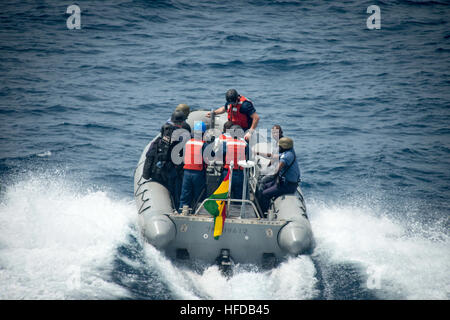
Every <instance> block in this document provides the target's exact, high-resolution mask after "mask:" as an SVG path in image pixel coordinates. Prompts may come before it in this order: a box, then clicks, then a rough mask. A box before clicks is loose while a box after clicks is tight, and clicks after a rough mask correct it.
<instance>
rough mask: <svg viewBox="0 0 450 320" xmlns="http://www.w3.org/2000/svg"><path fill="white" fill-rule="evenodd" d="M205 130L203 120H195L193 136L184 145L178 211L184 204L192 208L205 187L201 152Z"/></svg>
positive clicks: (204, 146) (203, 163)
mask: <svg viewBox="0 0 450 320" xmlns="http://www.w3.org/2000/svg"><path fill="white" fill-rule="evenodd" d="M205 131H206V124H205V123H204V122H203V121H197V122H195V124H194V137H193V138H192V139H191V140H189V141H188V142H187V143H186V146H185V152H184V167H183V168H184V175H183V184H182V187H181V197H180V206H179V208H180V211H181V210H182V209H183V206H185V205H187V206H188V207H190V208H192V205H193V203H194V202H195V201H197V200H199V198H200V195H201V193H202V192H203V189H204V188H205V183H206V170H205V168H206V165H205V162H204V160H203V152H204V150H205V148H206V143H205V141H203V133H204V132H205ZM200 200H201V199H200Z"/></svg>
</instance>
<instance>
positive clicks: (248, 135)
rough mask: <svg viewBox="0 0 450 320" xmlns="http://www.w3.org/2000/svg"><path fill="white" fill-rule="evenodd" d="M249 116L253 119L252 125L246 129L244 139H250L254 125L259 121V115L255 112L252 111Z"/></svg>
mask: <svg viewBox="0 0 450 320" xmlns="http://www.w3.org/2000/svg"><path fill="white" fill-rule="evenodd" d="M250 118H252V119H253V121H252V126H251V127H250V129H249V130H248V131H247V133H246V134H245V136H244V139H245V140H248V139H250V137H251V135H252V134H253V132H254V131H255V129H256V127H257V126H258V122H259V116H258V114H257V113H256V112H253V113H252V114H251V115H250Z"/></svg>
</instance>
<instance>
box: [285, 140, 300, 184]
mask: <svg viewBox="0 0 450 320" xmlns="http://www.w3.org/2000/svg"><path fill="white" fill-rule="evenodd" d="M280 162H283V163H284V166H283V168H282V169H281V172H280V176H284V177H285V178H286V181H287V182H298V180H299V179H300V168H299V167H298V163H297V159H296V157H295V150H294V148H292V149H289V150H286V151H285V152H283V153H281V154H280ZM291 164H292V165H291ZM288 168H289V169H288ZM286 170H287V171H286Z"/></svg>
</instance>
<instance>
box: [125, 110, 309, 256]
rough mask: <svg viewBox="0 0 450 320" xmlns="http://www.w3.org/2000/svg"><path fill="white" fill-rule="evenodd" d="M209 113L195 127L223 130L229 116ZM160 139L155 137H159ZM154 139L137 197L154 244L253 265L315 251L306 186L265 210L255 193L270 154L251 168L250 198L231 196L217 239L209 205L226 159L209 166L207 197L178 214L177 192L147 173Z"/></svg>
mask: <svg viewBox="0 0 450 320" xmlns="http://www.w3.org/2000/svg"><path fill="white" fill-rule="evenodd" d="M206 113H207V112H206V111H193V112H191V113H190V114H189V117H188V119H187V120H186V122H187V123H188V124H189V125H190V126H191V127H193V126H194V122H195V121H204V122H205V123H209V125H208V126H209V128H215V129H218V130H220V131H222V128H223V124H224V123H225V122H226V121H227V119H226V114H222V115H219V116H214V117H213V118H212V119H210V118H206ZM156 138H157V137H155V139H156ZM150 145H151V142H150V143H149V144H148V145H147V146H146V147H145V149H144V151H143V152H142V155H141V157H140V159H139V162H138V165H137V168H136V170H135V175H134V195H135V201H136V205H137V208H138V215H139V226H140V228H141V232H142V234H143V236H144V238H145V239H146V241H148V242H149V243H150V244H152V245H153V246H155V247H156V248H158V249H160V250H161V251H164V252H165V254H166V255H167V256H168V257H170V258H173V259H181V260H190V261H199V262H204V263H208V264H214V263H217V262H218V263H219V264H229V263H230V262H234V263H251V264H258V265H259V264H260V265H267V264H268V263H269V264H273V263H276V262H279V261H281V260H282V259H283V258H285V257H287V256H295V255H299V254H303V253H308V252H310V251H311V250H312V249H313V247H314V239H313V234H312V231H311V226H310V223H309V221H308V217H307V214H306V207H305V203H304V199H303V195H302V192H301V189H300V187H298V188H297V192H296V193H295V194H291V195H284V196H281V197H278V198H277V199H275V200H274V201H273V204H272V205H271V209H269V212H268V213H267V214H263V213H262V212H261V211H260V209H259V205H258V202H257V200H256V199H255V192H256V188H257V183H258V177H259V176H260V175H261V170H259V168H260V167H261V163H263V162H264V161H268V160H267V159H265V158H262V157H261V158H259V156H257V157H255V159H254V160H255V161H254V162H253V164H254V163H257V164H258V165H253V166H252V165H251V163H252V162H251V161H248V163H249V164H250V167H251V168H249V169H246V170H245V171H244V172H245V175H246V176H247V178H244V184H245V186H244V189H245V188H248V193H247V194H248V200H242V199H228V200H227V201H228V212H227V217H226V220H225V224H224V229H223V232H222V235H221V236H220V238H219V239H217V240H216V239H214V236H213V231H214V217H213V216H211V215H210V214H209V213H208V212H207V211H206V210H205V208H204V206H203V204H204V203H205V202H206V201H209V200H208V197H209V196H210V195H211V194H212V193H213V192H214V190H215V189H216V188H217V187H218V185H219V184H220V182H221V181H222V179H221V178H220V177H221V175H220V169H221V167H222V163H220V162H219V163H214V164H210V165H208V169H207V174H206V175H207V179H206V198H205V200H203V201H198V203H196V204H195V205H194V208H192V209H191V213H190V214H185V213H181V214H180V213H178V211H177V210H176V209H177V208H174V206H173V202H172V199H171V195H170V194H169V191H168V189H167V188H166V187H164V186H163V185H162V184H160V183H158V182H155V181H152V180H151V179H150V180H146V179H144V178H143V177H142V172H143V167H144V163H145V155H146V153H147V150H148V148H149V147H150ZM255 147H256V148H257V149H258V151H263V152H266V151H264V150H268V149H269V147H270V144H269V143H265V142H263V143H258V144H256V145H255V146H253V148H255Z"/></svg>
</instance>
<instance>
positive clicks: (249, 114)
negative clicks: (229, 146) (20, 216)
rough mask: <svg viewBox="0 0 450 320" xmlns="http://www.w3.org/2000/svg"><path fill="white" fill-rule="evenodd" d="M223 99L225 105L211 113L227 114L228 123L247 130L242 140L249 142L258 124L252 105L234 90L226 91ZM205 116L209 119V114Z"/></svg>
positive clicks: (257, 117)
mask: <svg viewBox="0 0 450 320" xmlns="http://www.w3.org/2000/svg"><path fill="white" fill-rule="evenodd" d="M225 99H226V103H225V105H224V106H222V107H220V108H218V109H216V110H214V111H213V113H214V114H215V115H217V114H221V113H224V112H227V113H228V121H231V122H233V124H236V125H238V126H240V127H241V128H242V129H243V130H244V131H245V130H247V129H248V131H247V133H246V134H245V136H244V139H245V140H249V139H250V137H251V135H252V134H253V132H254V131H255V129H256V126H257V125H258V122H259V116H258V114H257V113H256V110H255V107H254V106H253V103H252V102H251V101H250V100H249V99H247V98H246V97H244V96H241V95H239V94H238V92H237V91H236V90H235V89H230V90H228V91H227V92H226V94H225ZM206 116H207V117H210V116H211V112H208V113H207V114H206Z"/></svg>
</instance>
